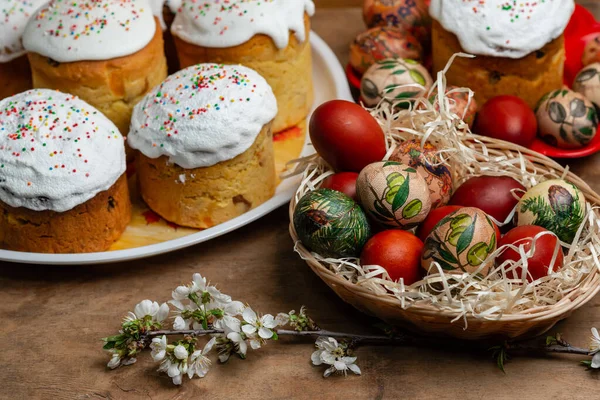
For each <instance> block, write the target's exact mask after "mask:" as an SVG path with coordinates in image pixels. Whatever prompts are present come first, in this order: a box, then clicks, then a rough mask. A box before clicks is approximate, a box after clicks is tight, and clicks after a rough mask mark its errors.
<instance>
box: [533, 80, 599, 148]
mask: <svg viewBox="0 0 600 400" xmlns="http://www.w3.org/2000/svg"><path fill="white" fill-rule="evenodd" d="M535 116H536V118H537V122H538V135H539V136H540V138H541V139H542V140H544V141H545V142H547V143H548V144H550V145H552V146H555V147H559V148H562V149H575V148H579V147H583V146H585V145H587V144H588V143H589V142H590V140H592V138H593V137H594V136H595V135H596V129H597V128H598V114H596V109H595V108H594V105H593V104H592V102H591V101H589V100H588V99H586V98H585V97H583V95H582V94H580V93H577V92H574V91H572V90H569V89H566V88H564V89H559V90H555V91H553V92H550V93H547V94H545V95H544V96H543V97H542V98H541V99H540V101H539V102H538V105H537V107H536V109H535Z"/></svg>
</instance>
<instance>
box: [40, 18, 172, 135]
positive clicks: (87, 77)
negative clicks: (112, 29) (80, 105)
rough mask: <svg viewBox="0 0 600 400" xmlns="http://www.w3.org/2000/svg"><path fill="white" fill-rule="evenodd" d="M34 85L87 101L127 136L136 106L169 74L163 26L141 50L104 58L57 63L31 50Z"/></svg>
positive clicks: (157, 24)
mask: <svg viewBox="0 0 600 400" xmlns="http://www.w3.org/2000/svg"><path fill="white" fill-rule="evenodd" d="M28 56H29V62H30V63H31V70H32V75H33V86H34V87H35V88H48V89H57V90H60V91H61V92H65V93H71V94H74V95H76V96H78V97H80V98H81V99H82V100H84V101H86V102H88V103H89V104H91V105H92V106H94V107H95V108H97V109H98V110H99V111H100V112H102V113H103V114H104V115H106V116H107V117H108V118H109V119H110V120H111V121H113V122H114V123H115V125H116V126H117V128H119V130H120V131H121V133H122V134H123V135H124V136H125V135H127V134H128V133H129V122H130V120H131V113H132V111H133V107H134V106H135V105H136V104H137V103H138V102H139V101H140V100H141V99H142V98H143V97H144V95H145V94H146V93H147V92H148V91H150V90H151V89H152V88H153V87H154V86H156V85H158V84H160V83H161V82H162V81H163V80H164V79H165V78H166V77H167V62H166V59H165V54H164V47H163V35H162V29H161V27H160V23H159V21H158V19H156V32H155V34H154V37H153V38H152V40H151V41H150V43H148V45H146V47H144V48H143V49H141V50H140V51H138V52H136V53H134V54H131V55H129V56H125V57H119V58H113V59H110V60H101V61H77V62H67V63H58V62H55V61H53V60H52V59H50V58H48V57H44V56H42V55H40V54H37V53H28Z"/></svg>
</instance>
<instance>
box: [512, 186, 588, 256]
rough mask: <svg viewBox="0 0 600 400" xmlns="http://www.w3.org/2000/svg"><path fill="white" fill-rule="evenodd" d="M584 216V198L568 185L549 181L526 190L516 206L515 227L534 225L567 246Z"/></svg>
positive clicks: (575, 188) (579, 192)
mask: <svg viewBox="0 0 600 400" xmlns="http://www.w3.org/2000/svg"><path fill="white" fill-rule="evenodd" d="M585 213H586V205H585V197H584V196H583V193H581V191H580V190H579V189H578V188H577V187H576V186H575V185H573V184H572V183H570V182H567V181H565V180H562V179H550V180H548V181H544V182H541V183H538V184H537V185H535V186H534V187H532V188H531V189H529V190H528V191H527V192H525V194H524V195H523V197H522V198H521V200H519V204H517V214H516V218H517V224H518V225H519V226H522V225H537V226H541V227H543V228H546V229H548V230H549V231H551V232H554V234H556V236H558V238H559V239H560V240H562V241H563V242H566V243H569V244H570V243H571V242H572V241H573V238H574V237H575V233H576V232H577V229H579V226H580V225H581V223H582V222H583V219H584V218H585Z"/></svg>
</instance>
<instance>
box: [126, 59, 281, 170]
mask: <svg viewBox="0 0 600 400" xmlns="http://www.w3.org/2000/svg"><path fill="white" fill-rule="evenodd" d="M276 114H277V101H276V99H275V96H274V95H273V91H272V90H271V87H270V86H269V84H268V83H267V82H266V81H265V80H264V79H263V78H262V77H261V76H260V75H259V74H257V73H256V72H255V71H253V70H251V69H250V68H246V67H243V66H241V65H239V66H231V65H228V66H224V65H217V64H199V65H195V66H192V67H189V68H186V69H184V70H181V71H179V72H177V73H176V74H174V75H171V76H169V77H168V78H167V79H166V80H165V81H164V82H163V83H162V84H161V85H159V86H157V87H156V88H154V89H153V90H152V91H151V92H150V93H148V94H147V95H146V97H145V98H144V99H143V100H142V101H141V102H140V103H139V104H138V105H137V106H136V107H135V109H134V112H133V116H132V119H131V131H130V133H129V135H128V137H127V141H128V143H129V145H130V146H131V147H132V148H134V149H138V150H139V151H141V152H142V153H143V154H144V155H146V156H147V157H150V158H158V157H161V156H167V157H168V158H169V161H170V162H173V163H175V164H177V165H179V166H181V167H183V168H186V169H191V168H199V167H208V166H211V165H215V164H217V163H219V162H221V161H225V160H230V159H232V158H234V157H236V156H238V155H240V154H242V153H243V152H244V151H246V150H247V149H248V148H250V146H251V145H252V143H254V140H255V139H256V137H257V136H258V134H259V133H260V131H261V129H262V128H263V126H264V125H265V124H267V123H269V122H270V121H271V120H273V118H275V115H276Z"/></svg>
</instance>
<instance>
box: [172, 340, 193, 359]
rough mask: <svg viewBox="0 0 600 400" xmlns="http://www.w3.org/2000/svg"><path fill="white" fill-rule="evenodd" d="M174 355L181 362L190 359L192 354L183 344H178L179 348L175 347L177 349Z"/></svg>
mask: <svg viewBox="0 0 600 400" xmlns="http://www.w3.org/2000/svg"><path fill="white" fill-rule="evenodd" d="M173 354H174V355H175V357H177V359H179V360H186V359H187V358H188V356H189V355H190V353H188V351H187V349H186V348H185V346H183V345H181V344H178V345H177V346H175V349H174V350H173Z"/></svg>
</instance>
